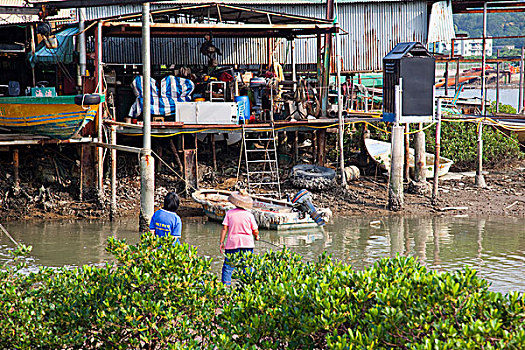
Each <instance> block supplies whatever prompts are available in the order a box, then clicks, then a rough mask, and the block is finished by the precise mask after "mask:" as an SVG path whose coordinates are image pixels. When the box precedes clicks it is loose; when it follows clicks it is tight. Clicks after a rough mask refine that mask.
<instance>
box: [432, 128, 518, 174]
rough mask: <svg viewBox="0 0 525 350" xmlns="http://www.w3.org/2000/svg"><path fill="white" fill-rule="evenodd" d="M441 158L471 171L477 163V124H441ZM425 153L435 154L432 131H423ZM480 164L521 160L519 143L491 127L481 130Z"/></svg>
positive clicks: (514, 138) (512, 137) (514, 137)
mask: <svg viewBox="0 0 525 350" xmlns="http://www.w3.org/2000/svg"><path fill="white" fill-rule="evenodd" d="M441 125H442V126H441V155H442V156H444V157H447V158H450V159H452V160H454V162H455V164H454V166H455V167H456V168H459V169H473V167H474V166H475V164H476V162H477V139H478V138H477V124H476V123H465V122H444V123H442V124H441ZM425 133H426V141H427V152H434V148H435V147H434V146H435V128H429V129H427V130H426V131H425ZM482 137H483V163H484V164H485V165H487V166H496V165H498V164H502V163H508V162H512V161H514V160H517V159H522V158H523V156H524V154H523V152H521V150H520V144H519V141H518V139H517V137H516V135H514V134H510V135H506V134H504V133H503V132H502V131H499V130H497V129H495V128H494V127H487V126H484V128H483V134H482Z"/></svg>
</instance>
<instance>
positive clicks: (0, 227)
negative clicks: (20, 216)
mask: <svg viewBox="0 0 525 350" xmlns="http://www.w3.org/2000/svg"><path fill="white" fill-rule="evenodd" d="M0 230H2V232H4V233H5V235H6V236H7V237H9V239H10V240H11V242H13V243H14V244H15V245H16V246H17V247H18V246H19V245H20V244H19V243H18V242H17V241H15V239H14V238H13V237H11V235H10V234H9V232H7V230H6V229H5V228H4V226H3V225H2V224H0Z"/></svg>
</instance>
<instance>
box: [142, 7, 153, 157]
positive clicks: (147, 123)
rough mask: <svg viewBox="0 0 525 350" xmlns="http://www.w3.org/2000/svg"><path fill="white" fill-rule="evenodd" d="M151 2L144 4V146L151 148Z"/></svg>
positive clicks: (146, 148)
mask: <svg viewBox="0 0 525 350" xmlns="http://www.w3.org/2000/svg"><path fill="white" fill-rule="evenodd" d="M149 11H150V4H149V3H147V2H146V3H143V4H142V77H143V79H142V81H143V86H144V88H143V96H144V102H143V108H142V116H143V118H144V126H143V128H144V136H143V138H142V143H143V144H142V148H144V150H151V56H150V49H151V42H150V19H149V16H150V13H149Z"/></svg>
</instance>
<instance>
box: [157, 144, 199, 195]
mask: <svg viewBox="0 0 525 350" xmlns="http://www.w3.org/2000/svg"><path fill="white" fill-rule="evenodd" d="M151 154H153V155H154V156H155V157H156V158H157V159H158V160H160V161H161V162H162V164H164V165H165V166H166V167H168V169H170V170H171V171H173V172H174V173H175V175H177V177H178V178H179V179H181V180H182V181H184V183H185V184H186V186H188V187H190V188H191V189H192V190H194V191H197V189H196V188H195V187H193V186H192V185H191V184H190V183H189V182H188V181H187V180H186V179H185V178H183V177H182V176H181V175H179V173H178V172H176V171H175V169H173V168H172V167H171V166H170V165H169V164H168V163H166V162H165V161H164V160H163V159H162V158H161V157H160V156H159V155H158V154H157V153H155V152H154V151H153V150H151Z"/></svg>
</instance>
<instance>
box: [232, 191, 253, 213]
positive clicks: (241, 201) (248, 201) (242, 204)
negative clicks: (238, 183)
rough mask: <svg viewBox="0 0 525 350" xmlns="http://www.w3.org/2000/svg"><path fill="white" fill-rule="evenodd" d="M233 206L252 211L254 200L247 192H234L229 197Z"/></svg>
mask: <svg viewBox="0 0 525 350" xmlns="http://www.w3.org/2000/svg"><path fill="white" fill-rule="evenodd" d="M228 200H229V201H230V203H231V204H233V205H235V206H236V207H239V208H243V209H251V208H252V207H253V199H252V197H250V196H249V195H248V193H247V192H246V191H242V190H241V191H240V192H232V193H231V194H230V196H229V197H228Z"/></svg>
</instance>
